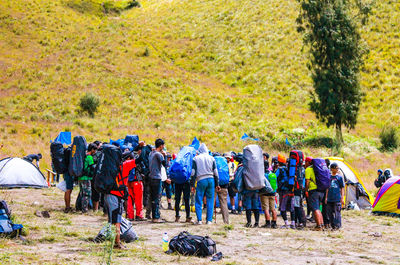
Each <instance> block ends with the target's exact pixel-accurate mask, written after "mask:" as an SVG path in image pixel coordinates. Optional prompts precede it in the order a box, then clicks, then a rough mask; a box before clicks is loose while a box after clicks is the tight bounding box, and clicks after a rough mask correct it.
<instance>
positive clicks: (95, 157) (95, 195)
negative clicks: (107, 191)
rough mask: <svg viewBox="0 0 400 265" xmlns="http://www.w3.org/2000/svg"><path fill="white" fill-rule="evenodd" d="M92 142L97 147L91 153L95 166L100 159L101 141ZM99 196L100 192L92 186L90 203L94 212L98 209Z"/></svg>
mask: <svg viewBox="0 0 400 265" xmlns="http://www.w3.org/2000/svg"><path fill="white" fill-rule="evenodd" d="M93 144H95V145H96V149H97V150H96V153H94V155H93V162H94V165H95V166H96V165H97V164H98V163H99V160H100V156H101V151H102V145H103V143H102V142H100V141H94V142H93ZM95 178H96V175H94V176H93V178H92V187H94V179H95ZM100 197H101V194H100V193H99V192H98V191H97V190H96V189H94V188H92V203H93V211H94V212H97V211H98V210H99V205H100Z"/></svg>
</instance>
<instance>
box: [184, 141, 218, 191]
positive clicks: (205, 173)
mask: <svg viewBox="0 0 400 265" xmlns="http://www.w3.org/2000/svg"><path fill="white" fill-rule="evenodd" d="M198 152H199V155H197V156H196V157H195V158H193V169H192V175H191V180H190V184H191V186H192V187H194V183H195V181H200V180H203V179H208V178H214V181H215V187H217V186H218V185H219V181H218V170H217V164H216V162H215V159H214V157H212V156H210V155H209V154H208V148H207V146H206V145H205V144H204V143H202V144H201V145H200V147H199V150H198Z"/></svg>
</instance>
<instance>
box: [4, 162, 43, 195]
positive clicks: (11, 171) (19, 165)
mask: <svg viewBox="0 0 400 265" xmlns="http://www.w3.org/2000/svg"><path fill="white" fill-rule="evenodd" d="M47 187H48V185H47V182H46V179H45V177H44V176H43V174H42V172H40V170H39V169H38V168H37V167H35V166H34V165H33V164H32V163H30V162H28V161H26V160H23V159H21V158H16V157H8V158H4V159H2V160H0V188H47Z"/></svg>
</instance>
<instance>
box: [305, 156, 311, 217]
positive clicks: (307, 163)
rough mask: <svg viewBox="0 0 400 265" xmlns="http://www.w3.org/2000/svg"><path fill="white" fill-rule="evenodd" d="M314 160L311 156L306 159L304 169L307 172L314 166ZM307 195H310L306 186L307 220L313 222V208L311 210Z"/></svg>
mask: <svg viewBox="0 0 400 265" xmlns="http://www.w3.org/2000/svg"><path fill="white" fill-rule="evenodd" d="M312 160H313V158H312V157H311V156H308V157H306V159H305V160H304V168H305V170H307V168H308V167H310V166H311V165H312ZM305 174H306V172H305V171H304V176H305ZM304 179H305V177H304ZM305 181H306V180H305ZM307 194H308V192H307V190H306V186H304V197H305V199H306V203H307V216H306V220H308V221H312V222H313V217H312V216H311V213H312V208H311V203H310V198H309V197H308V195H307Z"/></svg>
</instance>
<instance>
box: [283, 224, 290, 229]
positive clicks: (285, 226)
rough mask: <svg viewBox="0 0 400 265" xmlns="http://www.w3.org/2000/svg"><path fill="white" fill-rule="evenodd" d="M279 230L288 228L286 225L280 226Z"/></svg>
mask: <svg viewBox="0 0 400 265" xmlns="http://www.w3.org/2000/svg"><path fill="white" fill-rule="evenodd" d="M281 229H289V227H288V226H287V225H282V226H281Z"/></svg>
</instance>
